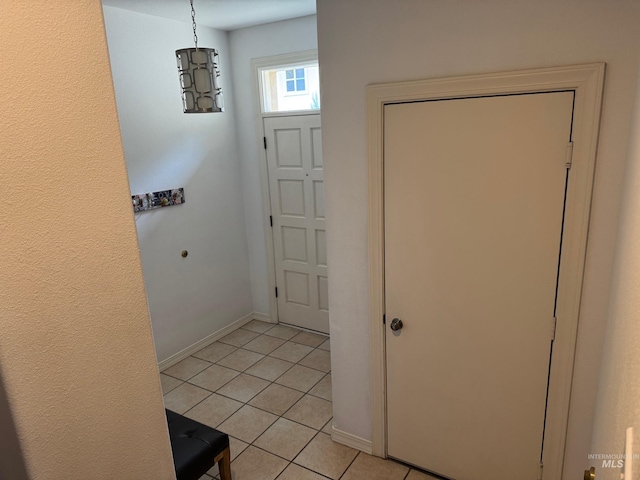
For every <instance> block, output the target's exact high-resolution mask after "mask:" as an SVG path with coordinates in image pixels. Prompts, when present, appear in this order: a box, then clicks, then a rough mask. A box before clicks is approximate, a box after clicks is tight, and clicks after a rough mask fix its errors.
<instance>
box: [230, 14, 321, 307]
mask: <svg viewBox="0 0 640 480" xmlns="http://www.w3.org/2000/svg"><path fill="white" fill-rule="evenodd" d="M229 44H230V47H231V62H232V63H231V67H232V71H233V85H234V88H235V91H236V92H237V95H236V99H235V100H236V108H237V117H236V120H237V130H238V153H239V155H240V161H241V164H242V179H243V195H244V205H245V217H246V231H247V239H248V246H249V262H250V265H251V291H252V292H253V308H254V310H255V311H257V312H261V313H265V314H268V313H269V297H270V296H272V295H273V294H274V292H271V291H270V290H269V288H268V286H269V284H268V281H269V274H268V270H267V252H266V246H265V236H264V235H265V234H264V228H265V222H267V221H268V219H266V218H265V217H264V214H263V206H262V193H261V188H262V186H261V184H260V170H259V165H260V164H259V163H258V162H259V161H260V158H261V156H260V155H261V154H260V150H259V148H260V143H259V138H260V137H259V136H258V130H259V126H260V123H259V120H260V117H259V111H258V109H257V105H256V99H255V93H254V78H253V75H252V72H251V59H252V58H260V57H270V56H272V55H280V54H283V53H293V52H301V51H305V50H312V49H315V48H317V42H316V17H315V15H312V16H308V17H300V18H295V19H293V20H285V21H282V22H276V23H269V24H265V25H259V26H256V27H248V28H243V29H240V30H234V31H232V32H230V34H229Z"/></svg>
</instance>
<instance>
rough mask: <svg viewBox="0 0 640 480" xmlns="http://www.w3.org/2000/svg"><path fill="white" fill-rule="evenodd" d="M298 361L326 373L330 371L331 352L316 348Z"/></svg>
mask: <svg viewBox="0 0 640 480" xmlns="http://www.w3.org/2000/svg"><path fill="white" fill-rule="evenodd" d="M298 363H299V364H300V365H304V366H305V367H309V368H314V369H316V370H320V371H322V372H325V373H327V372H330V371H331V354H330V353H329V352H327V351H325V350H319V349H317V348H316V349H315V350H314V351H313V352H311V353H310V354H309V355H307V356H306V357H304V358H303V359H302V360H300V361H299V362H298Z"/></svg>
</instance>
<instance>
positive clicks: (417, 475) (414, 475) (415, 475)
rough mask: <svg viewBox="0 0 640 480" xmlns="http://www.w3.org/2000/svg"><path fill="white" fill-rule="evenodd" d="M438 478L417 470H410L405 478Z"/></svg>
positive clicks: (428, 479) (410, 479)
mask: <svg viewBox="0 0 640 480" xmlns="http://www.w3.org/2000/svg"><path fill="white" fill-rule="evenodd" d="M432 479H433V480H438V479H437V478H436V477H432V476H431V475H427V474H426V473H422V472H419V471H418V470H413V469H412V470H411V471H410V472H409V475H407V478H406V480H432Z"/></svg>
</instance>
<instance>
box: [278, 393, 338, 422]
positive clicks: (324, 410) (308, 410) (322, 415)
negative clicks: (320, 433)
mask: <svg viewBox="0 0 640 480" xmlns="http://www.w3.org/2000/svg"><path fill="white" fill-rule="evenodd" d="M283 417H284V418H288V419H289V420H293V421H295V422H298V423H301V424H303V425H306V426H307V427H311V428H315V429H316V430H320V429H321V428H322V427H323V426H324V425H325V424H326V423H327V422H328V421H329V420H330V419H331V417H333V406H332V404H331V402H328V401H326V400H323V399H322V398H318V397H312V396H311V395H305V396H304V397H302V398H301V399H300V400H299V401H298V403H296V404H295V405H294V406H293V407H291V408H290V409H289V411H288V412H287V413H285V414H284V415H283Z"/></svg>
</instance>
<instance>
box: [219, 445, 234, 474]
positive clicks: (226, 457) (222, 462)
mask: <svg viewBox="0 0 640 480" xmlns="http://www.w3.org/2000/svg"><path fill="white" fill-rule="evenodd" d="M215 462H216V463H217V464H218V470H219V471H220V480H231V451H230V450H229V447H227V448H225V449H224V450H223V451H222V452H221V453H220V454H218V456H217V457H216V458H215Z"/></svg>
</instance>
